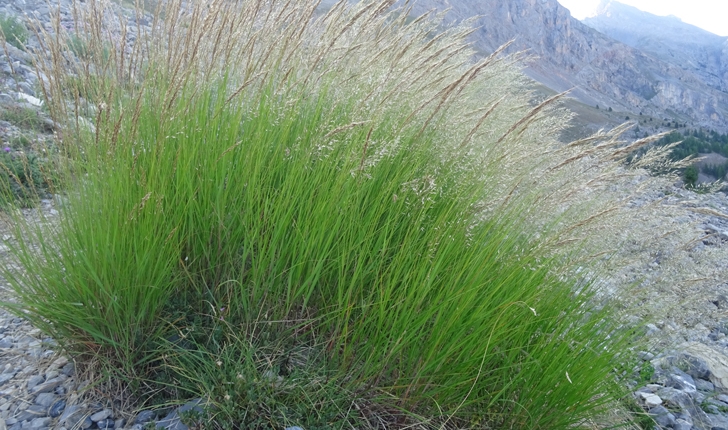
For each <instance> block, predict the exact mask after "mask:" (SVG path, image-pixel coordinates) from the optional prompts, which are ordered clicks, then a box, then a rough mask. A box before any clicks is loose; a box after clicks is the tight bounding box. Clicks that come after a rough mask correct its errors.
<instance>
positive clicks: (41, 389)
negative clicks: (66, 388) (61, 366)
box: [30, 375, 68, 394]
mask: <svg viewBox="0 0 728 430" xmlns="http://www.w3.org/2000/svg"><path fill="white" fill-rule="evenodd" d="M67 378H68V377H67V376H66V375H63V376H59V377H57V378H53V379H50V380H48V381H45V382H44V383H42V384H38V385H36V386H35V387H33V388H32V389H31V390H30V392H31V393H33V394H40V393H48V392H50V391H53V390H55V389H56V387H58V386H59V385H61V384H63V383H64V382H65V381H66V379H67Z"/></svg>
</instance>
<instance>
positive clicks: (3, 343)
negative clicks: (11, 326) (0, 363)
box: [0, 337, 13, 349]
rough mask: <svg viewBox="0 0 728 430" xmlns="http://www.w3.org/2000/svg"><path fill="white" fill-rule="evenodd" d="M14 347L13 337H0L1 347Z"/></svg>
mask: <svg viewBox="0 0 728 430" xmlns="http://www.w3.org/2000/svg"><path fill="white" fill-rule="evenodd" d="M12 347H13V341H12V339H8V338H7V337H6V338H5V339H0V348H5V349H7V348H12Z"/></svg>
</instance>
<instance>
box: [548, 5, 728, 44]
mask: <svg viewBox="0 0 728 430" xmlns="http://www.w3.org/2000/svg"><path fill="white" fill-rule="evenodd" d="M558 1H559V3H561V4H562V5H563V6H565V7H566V8H567V9H569V11H571V15H572V16H573V17H574V18H577V19H582V18H585V17H587V16H589V15H590V14H591V13H592V12H594V10H595V9H596V7H597V5H599V0H558ZM619 2H620V3H624V4H628V5H632V6H634V7H636V8H637V9H641V10H643V11H645V12H650V13H653V14H655V15H663V16H664V15H675V16H677V17H678V18H680V19H682V20H683V22H687V23H690V24H693V25H696V26H698V27H701V28H703V29H705V30H708V31H710V32H712V33H715V34H718V35H721V36H728V0H619Z"/></svg>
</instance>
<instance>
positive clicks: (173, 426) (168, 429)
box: [155, 411, 188, 430]
mask: <svg viewBox="0 0 728 430" xmlns="http://www.w3.org/2000/svg"><path fill="white" fill-rule="evenodd" d="M155 428H156V429H158V430H161V429H164V430H188V427H187V426H186V425H184V424H182V421H180V418H179V415H178V414H177V411H172V412H171V413H170V414H169V415H167V416H166V417H164V419H162V420H159V421H158V422H157V425H156V427H155Z"/></svg>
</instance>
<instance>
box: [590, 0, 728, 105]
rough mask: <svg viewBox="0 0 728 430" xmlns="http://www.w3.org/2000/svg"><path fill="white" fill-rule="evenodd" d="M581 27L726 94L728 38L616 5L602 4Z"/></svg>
mask: <svg viewBox="0 0 728 430" xmlns="http://www.w3.org/2000/svg"><path fill="white" fill-rule="evenodd" d="M583 22H584V24H586V25H588V26H589V27H592V28H594V29H596V30H598V31H599V32H601V33H604V34H605V35H607V36H609V37H611V38H613V39H616V40H618V41H620V42H622V43H624V44H627V45H629V46H631V47H633V48H637V49H639V50H641V51H644V52H647V53H649V54H651V55H653V56H655V57H657V58H659V59H660V60H662V61H665V62H667V63H670V64H673V65H675V66H678V67H680V68H683V69H685V70H689V71H691V72H693V73H695V74H696V75H698V76H700V77H701V78H702V79H703V81H704V82H705V83H706V84H708V85H710V86H711V87H713V88H716V89H718V90H720V91H728V37H722V36H718V35H715V34H713V33H710V32H708V31H705V30H703V29H701V28H698V27H695V26H693V25H690V24H686V23H684V22H682V21H681V20H680V19H679V18H677V17H674V16H667V17H663V16H656V15H652V14H650V13H647V12H642V11H641V10H639V9H637V8H634V7H632V6H628V5H625V4H622V3H619V2H616V1H609V0H603V1H602V3H601V4H600V6H599V8H598V9H597V12H596V15H595V16H593V17H590V18H587V19H585V20H584V21H583Z"/></svg>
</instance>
